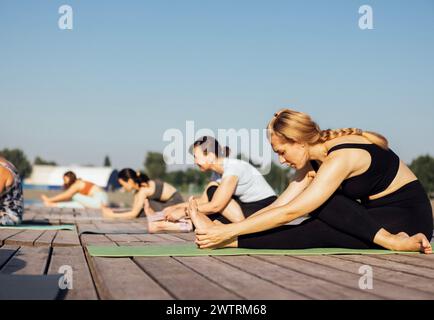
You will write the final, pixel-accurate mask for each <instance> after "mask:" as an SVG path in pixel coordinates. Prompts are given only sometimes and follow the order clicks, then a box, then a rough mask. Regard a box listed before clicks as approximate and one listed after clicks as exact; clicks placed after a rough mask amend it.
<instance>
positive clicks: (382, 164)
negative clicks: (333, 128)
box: [310, 143, 400, 202]
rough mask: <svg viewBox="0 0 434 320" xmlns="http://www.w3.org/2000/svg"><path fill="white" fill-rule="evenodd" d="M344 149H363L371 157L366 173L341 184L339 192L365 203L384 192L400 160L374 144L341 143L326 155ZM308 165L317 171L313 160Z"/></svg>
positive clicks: (317, 167)
mask: <svg viewBox="0 0 434 320" xmlns="http://www.w3.org/2000/svg"><path fill="white" fill-rule="evenodd" d="M344 148H356V149H363V150H366V151H368V152H369V154H370V155H371V165H370V166H369V168H368V170H367V171H366V172H364V173H362V174H360V175H358V176H354V177H351V178H348V179H345V180H344V181H343V182H342V185H341V190H342V192H343V193H344V194H345V195H346V196H348V197H350V198H353V199H360V200H362V202H367V201H368V200H369V199H368V197H369V196H371V195H375V194H377V193H380V192H382V191H384V190H386V189H387V188H388V187H389V185H390V184H391V183H392V181H393V179H395V177H396V174H397V173H398V169H399V162H400V160H399V157H398V156H397V155H396V154H395V153H394V152H393V151H392V150H391V149H388V150H384V149H383V148H381V147H379V146H377V145H376V144H360V143H343V144H339V145H336V146H334V147H332V148H331V149H330V150H329V151H328V153H327V154H329V153H330V152H333V151H335V150H339V149H344ZM310 163H311V165H312V168H313V169H314V170H315V171H318V169H319V165H318V163H317V162H316V161H314V160H311V161H310Z"/></svg>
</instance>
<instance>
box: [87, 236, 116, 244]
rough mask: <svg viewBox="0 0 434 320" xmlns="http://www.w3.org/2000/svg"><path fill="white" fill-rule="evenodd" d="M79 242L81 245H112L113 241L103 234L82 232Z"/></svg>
mask: <svg viewBox="0 0 434 320" xmlns="http://www.w3.org/2000/svg"><path fill="white" fill-rule="evenodd" d="M80 238H81V243H82V245H83V246H89V245H98V246H101V245H114V244H115V243H114V242H113V241H112V240H110V239H109V238H107V237H106V236H105V235H103V234H83V235H81V237H80Z"/></svg>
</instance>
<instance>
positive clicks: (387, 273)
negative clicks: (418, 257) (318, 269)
mask: <svg viewBox="0 0 434 320" xmlns="http://www.w3.org/2000/svg"><path fill="white" fill-rule="evenodd" d="M298 258H299V259H303V260H306V261H310V262H313V263H318V264H321V265H327V266H329V267H332V268H335V269H338V270H343V271H346V272H353V273H358V272H359V269H360V267H361V266H364V265H366V264H365V263H360V262H354V261H350V260H344V259H340V258H339V256H310V257H298ZM373 272H374V288H375V286H376V285H377V284H376V283H377V281H382V282H385V283H389V284H393V285H396V286H399V287H400V289H399V290H402V291H403V293H405V289H406V288H410V289H415V290H418V291H424V292H427V293H430V294H433V293H434V288H433V285H432V283H431V281H427V280H426V279H425V278H421V277H418V276H414V275H411V274H406V273H403V272H396V271H391V270H389V269H387V268H378V267H374V268H373ZM380 285H381V283H380ZM408 292H409V291H408ZM409 298H410V297H409Z"/></svg>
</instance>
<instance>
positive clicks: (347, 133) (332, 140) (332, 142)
mask: <svg viewBox="0 0 434 320" xmlns="http://www.w3.org/2000/svg"><path fill="white" fill-rule="evenodd" d="M268 129H269V139H270V142H271V145H272V147H273V150H274V151H275V152H276V153H277V154H278V155H279V159H280V161H281V162H282V163H286V164H288V165H289V166H291V167H292V168H294V169H296V170H297V171H296V176H295V179H294V180H293V181H292V182H291V183H290V184H289V186H288V188H287V190H286V191H285V192H284V193H283V194H282V195H281V196H280V197H279V198H278V200H277V201H276V202H275V203H273V204H272V205H270V206H269V207H267V208H265V209H264V210H261V211H260V212H257V213H256V214H255V215H253V216H251V217H249V218H248V219H246V220H244V221H241V222H240V223H237V224H230V225H224V226H216V225H214V224H213V223H211V221H209V219H208V218H207V217H206V216H205V215H203V214H201V213H200V212H198V210H197V208H196V205H195V203H194V202H191V203H190V216H191V219H192V221H193V223H194V224H195V226H196V228H198V230H197V243H198V245H199V246H200V247H201V248H209V247H222V246H229V247H243V248H270V249H279V248H280V249H301V248H312V247H345V248H356V249H359V248H362V249H366V248H377V247H378V246H381V247H383V248H386V249H391V250H396V251H421V252H423V253H431V252H432V248H431V245H430V242H429V239H431V236H432V232H433V218H432V208H431V204H430V201H429V199H428V196H427V194H426V192H425V190H424V189H423V187H422V185H421V184H420V182H419V181H418V179H417V177H416V176H415V175H414V174H413V172H411V170H410V169H409V168H408V167H407V166H406V164H405V163H404V162H403V161H401V160H400V159H399V157H398V156H397V155H396V154H395V153H394V152H393V151H392V150H391V149H390V148H389V146H388V142H387V140H386V139H385V138H384V137H383V136H381V135H380V134H378V133H374V132H369V131H363V130H360V129H356V128H345V129H337V130H330V129H329V130H321V129H320V128H319V126H318V125H317V124H316V123H315V122H314V121H313V120H312V119H311V118H310V116H309V115H307V114H305V113H302V112H298V111H295V110H289V109H284V110H282V111H280V112H278V113H276V114H275V116H274V117H273V118H272V120H271V121H270V123H269V124H268ZM306 214H309V215H310V216H311V218H310V219H308V220H305V221H304V222H302V223H301V224H299V225H295V226H293V225H286V224H287V223H289V222H291V221H293V220H294V219H296V218H298V217H301V216H304V215H306ZM199 229H200V230H199Z"/></svg>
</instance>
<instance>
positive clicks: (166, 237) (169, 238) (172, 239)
mask: <svg viewBox="0 0 434 320" xmlns="http://www.w3.org/2000/svg"><path fill="white" fill-rule="evenodd" d="M156 236H158V237H159V238H162V239H164V240H167V241H169V242H172V243H174V242H186V240H184V239H181V238H178V237H175V236H173V235H171V234H164V233H159V234H156Z"/></svg>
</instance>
